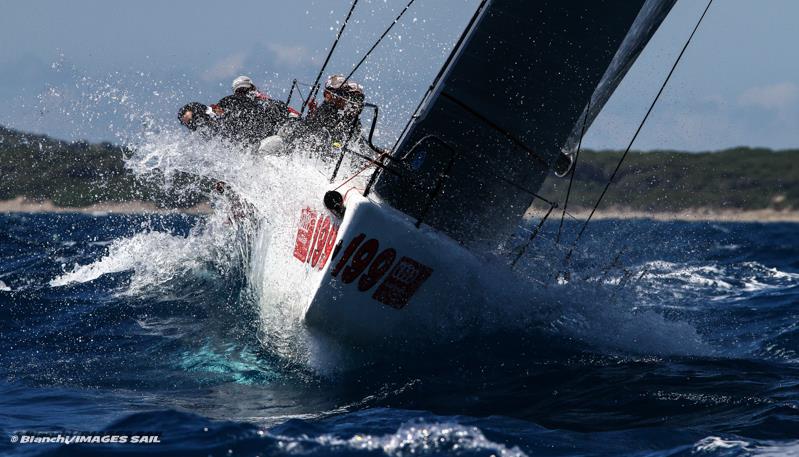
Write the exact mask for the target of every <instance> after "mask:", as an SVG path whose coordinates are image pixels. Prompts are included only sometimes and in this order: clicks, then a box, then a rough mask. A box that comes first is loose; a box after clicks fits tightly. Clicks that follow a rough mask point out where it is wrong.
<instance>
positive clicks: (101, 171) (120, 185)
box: [0, 127, 202, 208]
mask: <svg viewBox="0 0 799 457" xmlns="http://www.w3.org/2000/svg"><path fill="white" fill-rule="evenodd" d="M128 152H129V151H127V150H126V149H125V148H122V147H119V146H114V145H112V144H111V143H98V144H90V143H87V142H84V141H77V142H71V143H68V142H65V141H59V140H55V139H52V138H49V137H47V136H43V135H34V134H29V133H23V132H18V131H16V130H11V129H7V128H3V127H0V177H2V180H0V200H10V199H13V198H16V197H25V198H26V199H29V200H35V201H42V200H51V201H52V202H53V203H54V204H55V205H56V206H71V207H82V206H88V205H91V204H94V203H109V202H111V203H113V202H125V201H131V200H139V201H145V202H151V203H155V204H156V205H158V206H161V207H173V208H183V207H189V206H193V205H196V204H197V203H199V202H200V201H202V196H200V195H199V194H197V193H196V192H183V193H174V192H170V193H165V192H164V191H163V190H162V188H161V186H158V185H152V184H147V183H142V182H140V181H139V180H137V179H136V178H135V177H134V176H133V174H132V173H131V172H130V171H129V170H127V169H126V168H125V166H124V157H125V154H127V153H128ZM184 179H186V180H188V178H184Z"/></svg>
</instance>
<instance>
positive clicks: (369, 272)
mask: <svg viewBox="0 0 799 457" xmlns="http://www.w3.org/2000/svg"><path fill="white" fill-rule="evenodd" d="M338 228H339V227H338V224H336V223H335V222H334V221H332V220H331V219H330V217H329V216H323V215H322V214H319V213H317V212H316V211H313V210H312V209H311V208H305V209H304V210H302V213H301V214H300V223H299V228H298V230H297V237H296V241H295V244H294V258H296V259H297V260H299V261H301V262H303V263H308V264H310V265H311V267H312V268H317V269H319V270H321V269H322V268H324V266H325V264H326V263H327V261H328V259H330V258H331V257H332V258H333V259H335V258H336V257H337V256H338V254H339V252H340V251H341V246H342V245H341V243H339V245H338V246H336V248H335V250H334V249H333V245H334V243H335V241H336V235H337V234H338ZM342 241H343V240H342ZM380 248H381V243H380V241H379V240H378V239H377V238H368V237H367V235H366V234H365V233H361V234H359V235H357V236H355V237H353V238H352V239H351V240H350V241H349V243H347V247H346V248H344V250H343V252H342V253H341V258H340V259H339V260H338V262H337V263H336V264H335V266H334V267H333V268H332V269H331V270H330V275H331V276H333V277H334V278H337V279H338V280H340V281H341V282H342V283H344V284H353V286H354V287H356V288H357V290H358V292H361V293H368V292H370V291H372V289H374V292H373V293H372V294H371V297H372V299H374V300H376V301H378V302H380V303H382V304H384V305H388V306H391V307H392V308H396V309H402V308H403V307H404V306H405V305H407V304H408V302H409V301H410V299H411V297H413V295H414V294H415V293H416V291H417V290H418V289H419V287H421V285H422V284H423V283H424V282H425V281H426V280H427V278H429V277H430V275H431V274H432V273H433V269H432V268H430V267H429V266H427V265H424V264H422V263H421V262H418V261H416V260H414V259H412V258H410V257H407V256H399V255H398V254H397V251H396V249H394V248H392V247H386V248H384V249H382V250H381V249H380ZM331 253H332V256H331ZM378 283H379V284H378ZM375 286H377V287H375Z"/></svg>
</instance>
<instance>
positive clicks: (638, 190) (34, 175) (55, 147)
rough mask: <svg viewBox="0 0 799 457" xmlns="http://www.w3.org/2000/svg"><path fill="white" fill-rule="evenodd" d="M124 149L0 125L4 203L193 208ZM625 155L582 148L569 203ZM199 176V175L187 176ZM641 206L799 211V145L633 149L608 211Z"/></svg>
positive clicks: (597, 188)
mask: <svg viewBox="0 0 799 457" xmlns="http://www.w3.org/2000/svg"><path fill="white" fill-rule="evenodd" d="M126 152H127V151H125V150H124V149H123V148H120V147H118V146H114V145H112V144H110V143H100V144H88V143H85V142H74V143H67V142H63V141H58V140H54V139H51V138H49V137H46V136H41V135H32V134H26V133H22V132H17V131H14V130H9V129H5V128H2V127H0V176H2V180H0V200H9V199H13V198H15V197H19V196H23V197H26V198H29V199H36V200H52V201H53V202H54V203H55V204H56V205H58V206H87V205H90V204H93V203H106V202H123V201H129V200H142V201H149V202H154V203H156V204H158V205H160V206H168V207H187V206H192V205H194V204H196V203H198V202H199V201H201V199H202V197H201V196H200V195H197V194H196V193H187V194H178V195H176V194H174V193H170V195H164V194H163V193H162V192H161V191H160V188H159V186H147V185H143V184H141V183H139V182H137V181H136V180H135V179H134V177H133V176H132V175H131V174H130V172H129V171H127V170H126V169H125V168H124V166H123V160H122V159H123V157H124V155H125V154H126ZM620 156H621V153H620V152H613V151H601V152H596V151H582V152H581V154H580V158H579V162H578V164H577V173H576V175H575V184H574V189H573V190H572V198H571V201H570V203H569V207H570V208H573V209H578V208H581V207H582V208H588V207H590V206H591V205H592V204H593V202H594V201H595V199H596V198H597V196H598V195H599V193H600V192H601V191H602V187H603V186H604V184H605V182H606V181H607V179H608V177H609V176H610V174H611V172H612V171H613V168H614V167H615V165H616V162H617V161H618V159H619V157H620ZM186 180H187V181H188V180H191V178H188V177H187V178H186ZM567 184H568V178H555V177H550V178H548V179H547V181H546V182H545V183H544V186H543V187H542V189H541V191H540V192H539V193H540V194H541V195H543V196H545V197H547V198H549V199H551V200H555V201H559V202H562V201H563V197H564V196H565V192H566V186H567ZM612 207H613V208H625V209H631V210H638V211H680V210H686V209H693V208H703V209H730V210H735V209H747V210H754V209H767V208H769V209H794V210H799V150H787V151H772V150H769V149H751V148H736V149H729V150H725V151H719V152H705V153H684V152H676V151H657V152H631V153H630V155H629V156H628V158H627V160H626V161H625V163H624V165H623V166H622V169H621V171H620V172H619V175H618V177H617V182H616V183H615V184H614V185H613V186H611V190H610V192H609V193H608V195H607V197H606V198H605V201H604V202H603V206H602V208H612Z"/></svg>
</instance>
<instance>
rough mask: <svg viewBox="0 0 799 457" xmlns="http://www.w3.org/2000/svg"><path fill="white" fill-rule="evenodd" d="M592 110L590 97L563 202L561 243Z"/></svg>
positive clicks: (559, 231)
mask: <svg viewBox="0 0 799 457" xmlns="http://www.w3.org/2000/svg"><path fill="white" fill-rule="evenodd" d="M590 112H591V99H590V98H589V99H588V104H587V105H586V107H585V117H584V118H583V128H582V130H581V132H580V139H579V140H578V141H577V152H575V153H574V164H572V175H571V176H570V177H569V187H568V188H567V189H566V200H565V201H564V202H563V212H562V213H560V225H558V235H557V236H556V237H555V244H560V234H561V231H562V230H563V219H564V218H565V217H566V208H567V207H568V206H569V196H571V193H572V184H573V183H574V175H575V174H576V173H577V160H578V159H579V158H580V149H581V148H582V146H583V137H584V136H585V127H586V125H587V124H588V114H589V113H590Z"/></svg>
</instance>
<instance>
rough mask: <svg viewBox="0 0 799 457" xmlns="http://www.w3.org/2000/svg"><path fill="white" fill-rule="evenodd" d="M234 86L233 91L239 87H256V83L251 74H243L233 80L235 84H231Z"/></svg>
mask: <svg viewBox="0 0 799 457" xmlns="http://www.w3.org/2000/svg"><path fill="white" fill-rule="evenodd" d="M231 87H232V88H233V92H236V91H237V90H239V89H244V88H246V89H255V84H253V83H252V79H250V77H249V76H244V75H241V76H239V77H238V78H236V79H234V80H233V84H231Z"/></svg>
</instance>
